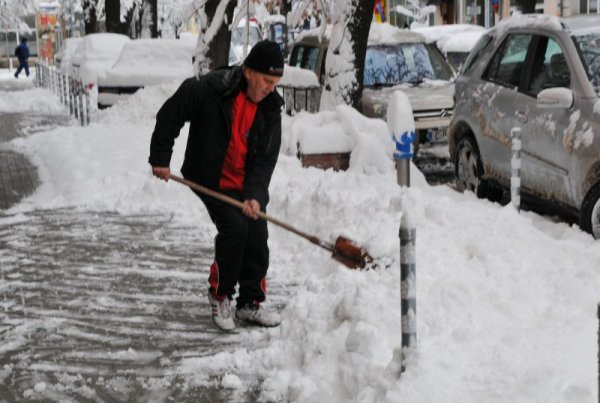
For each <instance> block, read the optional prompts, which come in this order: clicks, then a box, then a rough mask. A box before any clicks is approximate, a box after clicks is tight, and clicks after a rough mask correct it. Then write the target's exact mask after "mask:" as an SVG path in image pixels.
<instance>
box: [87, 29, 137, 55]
mask: <svg viewBox="0 0 600 403" xmlns="http://www.w3.org/2000/svg"><path fill="white" fill-rule="evenodd" d="M129 41H131V39H129V37H127V36H125V35H121V34H113V33H107V32H102V33H97V34H89V35H86V36H85V37H84V39H83V42H82V43H81V44H80V45H79V46H78V49H77V53H79V52H82V53H83V52H85V54H86V56H87V57H90V56H92V57H95V56H98V58H102V57H103V55H112V54H115V53H119V51H120V50H121V48H122V47H123V45H124V44H125V43H126V42H129Z"/></svg>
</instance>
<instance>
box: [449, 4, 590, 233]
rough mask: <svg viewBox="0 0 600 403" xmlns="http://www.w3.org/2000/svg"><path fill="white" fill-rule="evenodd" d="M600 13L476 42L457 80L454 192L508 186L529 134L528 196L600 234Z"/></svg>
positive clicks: (521, 26)
mask: <svg viewBox="0 0 600 403" xmlns="http://www.w3.org/2000/svg"><path fill="white" fill-rule="evenodd" d="M599 97H600V16H580V17H572V18H561V19H559V18H557V17H553V16H544V15H527V16H526V15H522V16H514V17H512V18H510V19H508V20H507V21H505V22H501V23H500V24H498V25H497V26H496V27H495V28H493V29H492V30H490V32H488V33H487V34H485V35H484V36H483V37H482V38H481V40H480V41H479V42H478V43H477V45H476V46H475V48H474V49H473V51H472V52H471V54H470V55H469V57H468V59H467V60H466V62H465V65H464V67H463V70H462V72H461V74H460V76H459V77H458V79H457V82H456V106H455V110H454V115H453V117H452V123H451V125H450V128H449V131H448V134H449V146H450V155H452V156H453V160H454V162H455V167H456V186H457V189H458V190H460V191H464V190H471V191H473V192H475V193H476V194H477V196H479V197H484V196H492V197H495V196H497V195H498V192H497V190H498V189H500V190H502V189H505V188H507V187H508V186H509V185H510V178H511V130H512V129H513V128H521V130H522V154H521V157H522V165H521V193H522V194H523V195H524V196H526V197H532V198H533V199H534V200H536V201H541V202H543V203H550V204H551V205H552V206H559V207H564V208H566V209H567V210H568V211H570V212H572V213H574V214H576V217H578V219H579V225H580V227H581V228H582V229H583V230H585V231H587V232H590V233H593V235H594V236H595V237H596V238H599V237H600V119H599V117H600V100H599V99H600V98H599Z"/></svg>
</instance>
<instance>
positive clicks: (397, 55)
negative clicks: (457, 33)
mask: <svg viewBox="0 0 600 403" xmlns="http://www.w3.org/2000/svg"><path fill="white" fill-rule="evenodd" d="M452 75H453V73H452V68H451V67H450V66H449V65H448V63H447V62H446V61H445V60H444V57H443V56H442V54H441V53H440V52H439V51H437V49H436V48H434V47H433V46H429V45H425V44H424V43H406V44H394V45H377V46H369V47H368V48H367V57H366V59H365V77H364V80H363V84H364V85H365V86H369V87H371V86H393V85H397V84H401V83H411V84H419V83H421V82H423V80H424V79H430V80H450V79H451V78H452Z"/></svg>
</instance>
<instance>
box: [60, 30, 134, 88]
mask: <svg viewBox="0 0 600 403" xmlns="http://www.w3.org/2000/svg"><path fill="white" fill-rule="evenodd" d="M129 41H131V39H129V38H128V37H127V36H125V35H121V34H113V33H106V32H103V33H98V34H89V35H86V36H84V37H83V41H81V43H80V44H79V45H78V46H77V48H76V49H75V52H74V53H73V56H72V57H71V66H72V67H71V68H72V71H73V75H74V77H75V78H78V79H80V80H81V82H82V83H83V85H84V86H86V87H93V86H95V85H96V80H97V78H98V74H100V73H102V72H104V71H106V70H108V69H109V68H110V67H112V65H113V64H114V63H115V61H116V60H117V58H118V57H119V54H120V53H121V49H123V45H125V44H126V43H127V42H129Z"/></svg>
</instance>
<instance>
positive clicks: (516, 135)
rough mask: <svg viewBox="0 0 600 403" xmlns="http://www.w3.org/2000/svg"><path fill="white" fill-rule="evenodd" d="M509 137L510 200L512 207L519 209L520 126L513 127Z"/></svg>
mask: <svg viewBox="0 0 600 403" xmlns="http://www.w3.org/2000/svg"><path fill="white" fill-rule="evenodd" d="M510 137H511V141H512V157H511V160H510V167H511V177H510V200H511V203H512V205H513V207H514V208H515V209H516V210H517V211H521V128H520V127H513V128H512V129H511V131H510Z"/></svg>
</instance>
